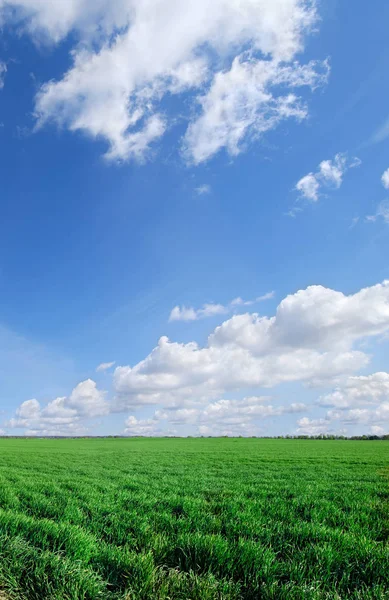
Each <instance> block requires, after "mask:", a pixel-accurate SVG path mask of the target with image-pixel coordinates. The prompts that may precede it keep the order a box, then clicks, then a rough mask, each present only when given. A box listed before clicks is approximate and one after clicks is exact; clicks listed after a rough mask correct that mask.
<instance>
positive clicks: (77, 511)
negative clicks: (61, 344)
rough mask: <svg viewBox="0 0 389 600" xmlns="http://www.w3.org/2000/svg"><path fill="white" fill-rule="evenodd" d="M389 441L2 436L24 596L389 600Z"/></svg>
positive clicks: (6, 572)
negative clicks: (3, 437)
mask: <svg viewBox="0 0 389 600" xmlns="http://www.w3.org/2000/svg"><path fill="white" fill-rule="evenodd" d="M388 466H389V444H387V443H385V442H350V441H334V442H330V441H325V442H321V441H309V440H301V441H299V440H255V439H253V440H251V439H250V440H244V439H242V440H241V439H239V440H232V439H231V440H228V439H214V440H208V439H198V440H195V439H194V440H189V439H188V440H179V439H171V440H168V439H165V440H164V439H149V440H147V439H139V440H1V441H0V587H2V588H3V589H4V590H5V591H6V592H7V595H8V596H9V597H10V598H16V599H21V598H25V599H39V600H42V599H43V598H48V599H58V600H59V599H61V600H63V599H72V600H73V599H74V600H76V599H81V598H82V599H97V598H104V599H108V600H109V599H112V600H113V599H128V600H129V599H134V600H135V599H140V600H141V599H145V600H148V599H150V600H151V599H153V600H154V599H160V600H168V599H177V600H179V599H182V600H189V599H192V600H197V599H198V600H200V599H201V600H207V599H209V600H214V599H220V600H227V599H228V600H232V599H234V600H238V599H239V600H254V599H255V600H257V599H259V598H265V599H267V598H269V599H289V598H290V599H297V598H298V599H307V600H313V599H318V600H319V599H328V600H329V599H336V598H341V599H343V598H344V599H349V598H351V599H355V600H356V599H360V600H369V599H387V598H389V547H388V531H389V515H388V498H389V494H388V491H389V488H388V475H389V471H388Z"/></svg>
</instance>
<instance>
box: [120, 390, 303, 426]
mask: <svg viewBox="0 0 389 600" xmlns="http://www.w3.org/2000/svg"><path fill="white" fill-rule="evenodd" d="M270 400H271V398H269V397H267V396H250V397H247V398H243V399H241V400H224V399H221V400H218V401H216V402H211V403H208V404H206V405H204V406H201V407H198V408H178V409H172V410H171V409H167V410H165V411H161V410H157V411H156V412H155V414H154V416H153V417H152V418H150V419H144V420H138V419H137V418H136V417H135V416H131V417H129V418H128V419H127V420H126V430H125V433H130V434H132V435H150V434H153V435H162V432H164V431H166V427H165V426H163V425H162V422H164V421H166V423H167V424H168V426H169V427H170V426H173V427H181V426H191V427H192V428H194V431H196V432H197V433H198V434H199V435H234V434H236V435H254V434H258V432H259V431H260V428H261V422H262V421H263V420H264V419H267V418H270V417H279V416H281V415H284V414H293V413H299V412H303V411H304V410H307V407H306V405H305V404H290V405H289V406H273V405H272V404H269V401H270ZM169 431H173V430H172V429H169ZM174 431H177V430H176V429H174Z"/></svg>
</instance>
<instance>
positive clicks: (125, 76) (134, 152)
mask: <svg viewBox="0 0 389 600" xmlns="http://www.w3.org/2000/svg"><path fill="white" fill-rule="evenodd" d="M0 14H1V18H2V20H3V21H6V22H8V23H13V24H14V25H16V26H18V27H19V28H20V29H21V30H22V31H24V32H26V33H28V34H29V35H31V36H33V38H34V39H35V40H37V41H38V42H39V43H42V42H49V43H52V44H55V43H59V42H60V41H61V40H63V39H64V38H65V37H66V36H68V34H72V37H70V36H69V37H68V39H73V40H75V42H74V44H75V45H74V47H73V49H72V52H71V60H72V65H71V67H70V69H69V70H68V71H67V72H66V73H65V74H64V75H63V77H62V78H60V79H58V80H53V81H49V82H46V83H45V84H44V85H43V86H42V87H41V89H40V90H39V92H38V94H37V97H36V105H35V112H36V116H37V123H38V126H43V125H44V124H46V123H56V124H58V125H60V126H62V127H66V128H68V129H69V130H70V131H83V132H85V133H86V134H88V135H90V136H91V137H92V138H101V139H103V140H105V141H106V142H107V145H108V151H107V155H106V156H107V157H108V158H110V159H121V160H127V159H135V160H143V159H144V158H145V157H146V156H147V155H148V153H149V151H150V146H152V144H153V143H155V142H156V141H158V140H159V139H160V138H161V137H162V135H163V134H164V132H165V131H166V130H167V129H168V128H169V127H171V126H172V125H173V124H174V122H175V117H174V115H173V116H172V115H169V114H168V109H167V106H166V102H164V100H165V99H166V98H167V97H168V96H170V95H175V96H177V97H179V96H180V95H182V94H184V93H187V92H188V91H190V92H192V100H193V103H194V106H193V104H192V105H191V103H188V102H187V96H183V100H184V101H183V103H182V107H183V111H181V112H182V113H183V112H184V110H185V107H188V106H189V111H188V114H187V120H188V122H189V125H188V128H187V131H186V134H185V135H184V142H183V148H184V152H185V155H186V157H187V159H188V160H189V161H191V162H193V163H196V164H197V163H200V162H203V161H205V160H207V159H209V158H211V157H212V156H213V155H214V154H215V153H217V152H218V151H219V150H221V149H222V148H225V149H226V150H227V152H229V153H230V154H232V155H236V154H237V153H238V152H240V151H241V150H242V148H244V145H245V143H246V142H247V141H249V140H250V139H253V138H257V137H258V136H260V135H261V134H263V133H264V132H266V131H268V130H270V129H273V128H274V127H276V126H277V125H278V124H279V123H280V122H282V121H284V120H286V119H291V118H292V119H296V120H298V121H300V120H302V119H304V118H305V117H306V116H307V105H306V100H305V99H303V98H302V97H299V96H298V95H296V89H298V88H302V87H307V88H310V89H312V90H314V89H315V88H316V87H317V86H318V85H321V84H323V83H325V82H326V80H327V76H328V65H327V63H326V62H325V61H324V62H322V63H320V62H311V63H309V64H307V65H304V64H300V63H299V62H298V61H297V58H296V57H297V56H298V55H299V53H301V51H302V50H303V49H304V43H305V39H306V37H307V35H309V34H310V33H311V32H312V31H313V30H314V29H315V26H316V24H317V21H318V18H317V12H316V2H315V0H240V1H238V0H214V1H213V2H212V3H211V5H210V4H209V2H207V1H206V0H198V1H197V2H193V3H188V2H185V1H184V0H177V1H176V2H170V1H169V0H155V2H149V1H148V0H138V1H137V2H135V1H134V0H116V1H115V2H112V1H111V0H93V1H92V0H67V1H66V2H53V3H50V2H42V0H0ZM300 95H301V94H300ZM196 108H197V110H196Z"/></svg>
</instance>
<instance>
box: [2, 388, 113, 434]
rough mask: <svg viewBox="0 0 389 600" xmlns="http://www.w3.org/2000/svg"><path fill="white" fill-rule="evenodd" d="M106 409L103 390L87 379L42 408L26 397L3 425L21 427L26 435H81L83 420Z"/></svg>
mask: <svg viewBox="0 0 389 600" xmlns="http://www.w3.org/2000/svg"><path fill="white" fill-rule="evenodd" d="M108 412H109V404H108V403H107V402H106V401H105V392H102V391H100V390H98V389H97V387H96V383H95V382H94V381H92V380H91V379H87V380H86V381H82V382H81V383H79V384H78V385H77V386H76V387H75V388H74V389H73V391H72V393H71V394H70V396H69V397H62V398H56V399H55V400H52V401H51V402H49V403H48V404H46V406H43V407H42V406H41V404H40V403H39V402H38V400H36V399H32V400H26V401H25V402H23V403H22V404H21V405H20V406H19V408H18V409H17V410H16V415H15V418H12V419H10V420H9V421H8V422H7V423H6V426H7V427H9V428H11V429H25V430H26V434H27V432H29V433H28V435H81V434H83V433H85V432H86V428H85V425H84V420H85V419H88V418H91V417H96V416H102V415H106V414H108Z"/></svg>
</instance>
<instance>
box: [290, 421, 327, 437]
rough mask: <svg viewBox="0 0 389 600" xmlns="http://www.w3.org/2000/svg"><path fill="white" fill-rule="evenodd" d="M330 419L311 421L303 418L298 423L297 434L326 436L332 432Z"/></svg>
mask: <svg viewBox="0 0 389 600" xmlns="http://www.w3.org/2000/svg"><path fill="white" fill-rule="evenodd" d="M330 424H331V422H330V420H329V419H309V418H308V417H303V418H302V419H299V420H298V421H297V425H298V429H297V434H300V435H322V434H323V435H324V434H326V433H329V431H330Z"/></svg>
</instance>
